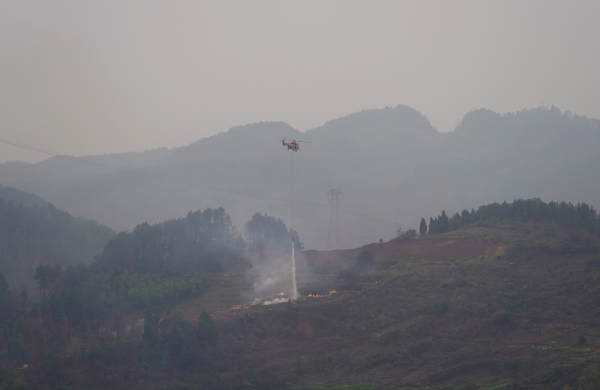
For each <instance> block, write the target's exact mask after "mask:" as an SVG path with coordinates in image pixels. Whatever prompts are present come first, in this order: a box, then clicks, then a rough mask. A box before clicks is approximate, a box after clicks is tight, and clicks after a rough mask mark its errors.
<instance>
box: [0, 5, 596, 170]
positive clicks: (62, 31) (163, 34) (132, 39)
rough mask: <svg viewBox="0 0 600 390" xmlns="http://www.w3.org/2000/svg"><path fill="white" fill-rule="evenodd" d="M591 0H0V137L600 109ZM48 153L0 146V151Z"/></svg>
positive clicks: (126, 134)
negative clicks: (402, 114) (369, 113)
mask: <svg viewBox="0 0 600 390" xmlns="http://www.w3.org/2000/svg"><path fill="white" fill-rule="evenodd" d="M599 15H600V2H598V1H573V2H567V1H550V0H536V1H507V0H502V1H423V0H420V1H361V2H357V1H323V0H319V1H306V0H303V1H295V2H292V1H285V2H283V1H237V2H231V1H214V2H206V1H202V2H201V1H160V2H157V1H148V0H144V1H137V2H136V1H127V2H125V1H121V0H119V1H108V0H102V1H94V2H92V1H48V0H44V1H24V0H20V1H2V2H0V138H8V139H11V140H14V141H18V142H23V143H26V144H31V145H34V146H38V147H42V148H46V149H51V150H55V151H57V152H61V153H67V154H74V155H83V154H90V153H114V152H124V151H131V150H136V151H141V150H144V149H149V148H155V147H161V146H168V147H172V146H181V145H185V144H188V143H190V142H193V141H195V140H197V139H198V138H201V137H205V136H209V135H212V134H216V133H218V132H220V131H226V130H227V129H229V128H230V127H232V126H236V125H242V124H246V123H249V122H258V121H270V120H281V121H285V122H287V123H289V124H290V125H292V126H294V127H295V128H297V129H299V130H302V131H304V130H307V129H309V128H312V127H315V126H319V125H321V124H323V123H324V122H325V121H327V120H330V119H335V118H337V117H340V116H343V115H346V114H349V113H352V112H355V111H360V110H362V109H370V108H381V107H384V106H395V105H397V104H406V105H408V106H410V107H413V108H415V109H417V110H420V111H421V112H422V113H423V114H424V115H426V116H427V117H428V118H429V119H430V121H431V122H432V124H433V125H434V126H436V127H437V128H438V129H440V130H441V131H450V130H453V128H454V126H455V124H456V122H457V120H460V119H461V118H462V116H463V115H464V114H465V113H467V112H468V111H471V110H474V109H477V108H482V107H485V108H490V109H492V110H495V111H498V112H507V111H515V110H520V109H523V108H532V107H537V106H540V105H542V104H545V105H546V106H549V105H556V106H557V107H559V108H561V109H562V110H571V111H572V112H574V113H577V114H580V115H586V116H589V117H595V118H598V117H600V72H599V71H598V66H599V65H600V23H598V16H599ZM45 157H46V156H43V155H40V154H37V153H34V152H29V151H25V150H20V149H18V148H14V147H9V146H5V145H0V162H2V161H7V160H26V161H37V160H40V159H43V158H45Z"/></svg>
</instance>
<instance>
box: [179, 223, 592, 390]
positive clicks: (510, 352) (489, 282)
mask: <svg viewBox="0 0 600 390" xmlns="http://www.w3.org/2000/svg"><path fill="white" fill-rule="evenodd" d="M582 234H583V235H585V234H584V233H582V232H577V231H576V232H573V231H568V230H564V229H562V228H559V229H558V230H557V229H556V227H555V226H551V225H548V224H545V223H515V224H512V225H505V226H494V227H476V226H472V227H470V228H466V229H461V230H458V231H455V232H451V233H447V234H444V235H440V236H436V237H434V238H426V239H419V240H415V241H405V242H399V241H392V242H389V243H384V244H371V245H367V246H365V247H362V248H358V249H355V250H347V251H332V252H317V251H306V252H301V253H299V254H298V259H300V266H299V274H300V275H301V278H303V282H307V281H312V282H313V283H317V282H320V283H327V282H328V283H332V284H336V283H337V285H338V286H342V288H343V289H340V290H338V291H337V292H335V293H333V294H325V296H324V297H322V298H309V297H306V294H305V296H304V297H302V298H300V299H299V300H298V301H297V302H296V303H293V304H292V303H290V304H285V303H284V304H279V305H269V306H264V305H256V306H248V307H247V308H243V309H242V310H240V309H239V308H236V310H232V309H227V308H226V307H225V305H229V304H231V302H232V300H231V299H230V298H227V297H225V299H224V300H222V301H221V302H222V303H223V305H219V304H218V303H216V302H219V300H220V297H219V294H218V293H217V292H218V291H219V289H224V290H223V291H225V290H228V291H229V294H228V295H227V296H229V297H230V296H231V288H232V287H231V286H233V285H237V286H238V288H239V290H238V291H239V294H240V296H239V297H240V298H239V302H240V303H243V302H244V301H245V300H246V298H245V297H244V296H243V295H241V294H242V291H241V290H242V289H244V288H248V287H249V286H251V285H252V281H251V280H248V279H244V278H243V276H242V275H241V274H239V273H238V274H237V275H230V276H227V277H226V278H230V279H229V280H230V282H231V283H233V284H231V283H230V284H229V285H227V284H217V285H215V286H213V287H211V288H214V289H215V290H214V291H215V292H214V293H213V294H212V296H213V297H214V299H215V300H216V301H214V300H213V301H212V303H210V304H209V303H208V302H207V301H203V302H202V304H204V305H207V307H211V308H213V310H214V312H218V313H217V314H219V313H220V314H223V313H228V314H227V315H217V316H215V318H216V320H217V321H218V324H219V327H220V334H221V341H220V345H221V347H222V348H223V352H224V355H223V359H224V360H223V362H222V364H224V365H225V366H226V367H229V368H228V369H227V372H224V373H222V374H220V381H221V383H222V385H223V386H225V387H229V388H235V387H237V386H240V385H241V383H242V382H244V381H246V380H248V381H251V382H252V383H253V384H254V385H255V386H256V389H268V388H270V387H269V386H270V385H269V383H274V381H276V380H277V378H281V377H283V376H285V375H288V377H289V375H290V374H293V375H295V377H294V379H293V381H294V382H295V383H296V384H297V385H299V386H306V387H300V388H311V389H312V388H329V387H330V386H336V385H338V386H339V385H344V384H353V385H362V386H368V387H376V388H381V389H397V388H415V389H416V388H426V387H429V388H431V389H442V388H444V389H450V388H461V389H476V388H485V389H496V388H504V387H506V386H510V387H512V388H547V389H562V387H563V386H566V385H568V386H573V385H574V384H575V383H576V380H577V377H578V376H579V375H580V374H581V370H582V369H583V367H585V366H589V365H592V366H593V365H596V366H597V365H598V363H600V321H599V320H600V299H599V298H600V289H599V287H598V286H599V283H598V282H599V281H600V254H599V251H598V248H600V244H599V242H598V239H597V238H590V237H588V236H585V237H583V236H581V235H582ZM578 239H584V240H588V241H587V242H588V243H589V244H590V245H589V246H588V247H587V248H588V249H587V250H584V251H583V252H582V251H579V252H578V253H575V252H572V251H570V250H569V249H567V248H568V246H566V245H565V243H568V242H573V240H578ZM363 250H369V251H371V252H372V253H373V255H374V257H375V260H376V262H375V264H376V266H375V268H373V269H372V270H371V271H369V272H368V273H367V274H362V273H358V274H354V276H353V274H352V273H351V272H350V273H349V270H351V269H352V266H353V265H354V264H355V263H356V256H357V254H358V253H360V252H361V251H363ZM280 256H281V257H282V258H283V259H284V260H285V259H287V256H285V255H280ZM276 257H277V256H275V255H273V254H270V255H269V254H268V255H267V256H265V255H264V254H263V255H261V254H253V255H249V256H247V257H246V259H245V261H246V264H248V263H252V262H253V261H255V262H257V263H255V264H254V265H253V266H252V267H253V268H254V267H255V266H256V264H258V263H260V262H265V261H267V262H269V261H272V262H275V261H277V260H276V259H275V258H276ZM265 259H266V260H265ZM251 269H252V268H250V270H251ZM247 272H248V271H247ZM246 275H248V274H246ZM299 283H300V284H302V282H299ZM344 286H345V287H344ZM219 306H220V307H221V309H217V307H219ZM185 307H187V308H188V310H190V308H192V307H194V305H193V303H192V302H189V303H187V304H186V305H185ZM224 309H225V310H224ZM195 314H196V313H194V316H195ZM290 378H291V377H290Z"/></svg>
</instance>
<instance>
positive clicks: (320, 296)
mask: <svg viewBox="0 0 600 390" xmlns="http://www.w3.org/2000/svg"><path fill="white" fill-rule="evenodd" d="M336 292H337V291H335V290H331V291H329V294H308V295H307V297H308V298H325V297H328V296H331V295H333V294H335V293H336Z"/></svg>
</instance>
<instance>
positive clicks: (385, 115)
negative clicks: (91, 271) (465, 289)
mask: <svg viewBox="0 0 600 390" xmlns="http://www.w3.org/2000/svg"><path fill="white" fill-rule="evenodd" d="M280 137H286V138H292V139H294V138H295V139H302V140H304V141H310V142H312V143H310V144H302V146H301V148H302V151H301V152H297V153H295V154H294V199H295V206H294V224H295V225H294V228H295V230H297V231H298V232H299V234H300V235H301V236H302V237H303V241H304V243H305V247H306V248H307V249H327V247H328V245H329V246H330V245H331V243H329V244H328V231H329V208H328V205H327V198H326V193H327V191H328V190H329V189H331V188H338V187H339V186H342V189H343V191H344V197H343V201H342V204H341V205H342V209H343V210H342V215H341V223H342V226H341V240H342V241H341V242H342V246H343V247H346V248H348V247H356V246H360V245H363V244H366V243H369V242H374V241H377V240H378V239H379V238H380V237H381V238H384V239H387V238H391V236H393V234H394V232H395V230H396V229H397V227H403V228H405V229H407V228H415V227H417V226H418V223H419V220H420V218H421V217H425V218H426V219H428V217H429V216H430V215H429V214H430V213H431V212H432V211H431V210H435V211H436V212H439V210H440V208H441V209H443V210H446V212H447V213H448V214H453V213H454V212H457V211H459V212H460V211H461V210H462V209H464V208H466V209H469V210H470V209H471V208H472V207H476V206H477V205H479V204H484V203H492V202H502V201H504V200H507V201H512V200H514V199H517V198H534V197H539V198H541V199H542V200H544V201H546V202H547V201H551V200H557V201H562V200H564V201H568V202H573V203H577V202H586V203H588V204H590V205H593V206H596V207H598V205H600V180H596V179H595V178H596V177H597V176H598V175H597V167H598V166H600V154H599V153H597V151H598V150H600V121H599V120H597V119H588V118H585V117H581V116H577V115H573V114H571V113H570V112H565V113H563V112H561V111H560V110H559V109H558V108H555V107H551V108H544V107H540V108H535V109H531V110H522V111H519V112H515V113H507V114H498V113H495V112H493V111H490V110H486V109H481V110H475V111H472V112H470V113H467V114H466V115H465V117H464V118H463V120H462V122H461V123H460V124H459V126H458V127H457V128H456V130H455V131H454V132H450V133H441V132H439V131H437V130H436V129H435V128H434V127H433V126H431V124H430V123H429V121H428V120H427V118H426V117H425V116H424V115H422V114H421V113H420V112H419V111H417V110H414V109H412V108H410V107H407V106H402V105H400V106H397V107H386V108H383V109H375V110H365V111H361V112H357V113H354V114H350V115H347V116H344V117H341V118H338V119H335V120H331V121H328V122H327V123H325V124H324V125H323V126H320V127H317V128H314V129H311V130H308V131H306V132H300V131H298V130H296V129H294V128H292V127H291V126H289V125H287V124H285V123H283V122H261V123H253V124H248V125H244V126H238V127H234V128H232V129H230V130H229V131H227V132H223V133H219V134H217V135H215V136H212V137H207V138H203V139H200V140H198V141H196V142H194V143H192V144H190V145H188V146H185V147H181V148H177V149H175V150H172V151H171V150H167V149H165V150H164V151H162V152H156V158H154V157H153V159H149V160H151V161H150V162H149V163H147V164H145V165H144V164H140V165H139V166H136V167H132V169H134V170H135V171H136V172H138V173H140V174H141V175H142V176H134V175H129V174H127V173H124V172H110V171H105V173H102V174H97V173H95V174H89V175H87V176H78V177H73V178H72V179H70V180H66V181H62V182H60V183H59V182H52V181H50V180H47V181H43V180H38V179H35V180H33V179H32V178H33V177H34V175H32V174H31V175H26V176H22V177H21V176H17V177H15V176H14V175H10V174H7V169H6V164H0V183H2V184H3V185H10V186H14V187H17V188H20V189H23V190H25V191H29V192H35V193H37V194H40V195H42V196H43V197H44V198H46V199H49V200H50V201H51V202H52V203H54V204H56V205H57V206H59V207H61V208H62V209H65V210H68V211H69V212H71V213H74V214H80V215H84V216H87V217H91V218H94V219H96V220H98V221H100V222H102V223H105V224H107V225H109V226H112V227H114V228H116V229H130V228H132V227H133V226H135V225H136V224H138V223H141V222H143V221H148V222H150V223H156V222H160V221H163V220H166V219H169V218H175V217H181V216H183V215H186V213H187V212H188V211H190V210H196V209H203V208H206V207H212V208H215V207H219V206H223V207H224V208H225V210H226V211H227V212H228V213H229V214H230V215H231V217H232V219H233V221H234V223H235V224H236V225H238V226H242V225H243V224H244V223H245V222H246V221H247V220H248V219H249V218H250V217H251V216H252V215H253V214H254V213H255V212H261V213H267V214H269V215H273V216H275V217H280V218H282V219H283V220H284V221H285V222H286V223H287V224H288V225H290V226H291V164H292V160H291V153H292V152H289V151H287V150H286V149H285V148H284V147H282V146H281V138H280ZM46 161H48V160H46ZM106 161H107V164H109V165H118V164H111V161H110V159H107V160H106ZM40 164H41V163H40ZM73 164H76V163H73ZM41 166H42V165H40V167H41ZM47 166H49V165H47ZM32 169H33V168H32ZM34 170H35V169H34ZM59 174H60V173H59V172H58V173H57V172H54V173H52V174H48V175H47V177H52V175H59ZM38 178H39V177H38ZM346 211H347V212H346ZM357 214H361V215H366V216H368V218H364V217H361V216H358V215H357Z"/></svg>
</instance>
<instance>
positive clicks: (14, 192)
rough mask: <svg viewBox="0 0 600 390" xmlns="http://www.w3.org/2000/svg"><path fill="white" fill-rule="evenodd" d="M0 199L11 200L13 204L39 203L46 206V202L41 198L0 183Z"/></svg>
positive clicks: (27, 204)
mask: <svg viewBox="0 0 600 390" xmlns="http://www.w3.org/2000/svg"><path fill="white" fill-rule="evenodd" d="M0 199H4V200H5V201H7V202H9V201H11V202H13V203H15V204H19V203H22V204H23V205H24V206H33V205H36V204H38V205H40V206H46V205H47V204H48V202H46V200H44V199H43V198H41V197H39V196H37V195H36V194H32V193H29V192H25V191H21V190H18V189H16V188H13V187H3V186H1V185H0Z"/></svg>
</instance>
